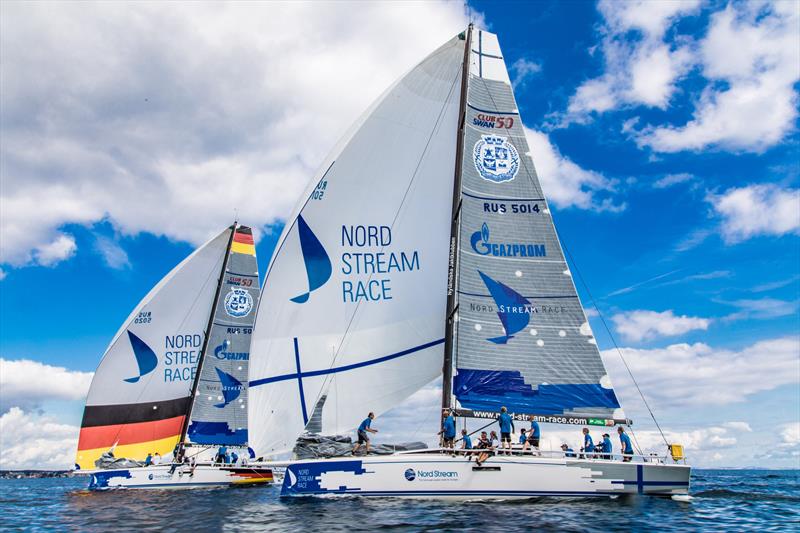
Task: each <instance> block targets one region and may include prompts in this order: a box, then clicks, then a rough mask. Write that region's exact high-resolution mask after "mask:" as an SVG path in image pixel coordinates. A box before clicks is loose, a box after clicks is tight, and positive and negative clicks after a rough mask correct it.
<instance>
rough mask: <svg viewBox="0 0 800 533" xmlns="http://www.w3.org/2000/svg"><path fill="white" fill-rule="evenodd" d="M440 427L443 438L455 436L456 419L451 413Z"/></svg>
mask: <svg viewBox="0 0 800 533" xmlns="http://www.w3.org/2000/svg"><path fill="white" fill-rule="evenodd" d="M442 429H444V438H446V439H454V438H456V419H455V418H453V415H448V416H447V418H445V419H444V422H443V423H442Z"/></svg>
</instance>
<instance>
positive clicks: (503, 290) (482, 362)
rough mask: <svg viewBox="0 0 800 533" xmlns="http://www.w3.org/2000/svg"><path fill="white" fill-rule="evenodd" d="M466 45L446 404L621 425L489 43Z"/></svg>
mask: <svg viewBox="0 0 800 533" xmlns="http://www.w3.org/2000/svg"><path fill="white" fill-rule="evenodd" d="M471 45H472V50H471V54H470V56H471V61H470V75H469V80H468V87H467V102H466V127H465V134H464V139H463V142H464V147H463V160H462V175H461V184H462V185H461V201H462V204H461V211H460V216H461V220H460V236H459V257H458V266H459V268H458V279H457V290H458V291H457V295H458V297H457V298H458V318H457V326H456V335H457V338H456V342H455V353H454V362H455V367H456V370H455V372H456V375H455V378H454V383H453V393H454V395H455V397H456V398H457V400H458V403H459V405H460V407H462V408H465V409H471V410H474V411H476V412H475V413H474V414H476V415H479V416H480V415H483V416H494V414H495V413H496V412H498V411H499V410H500V407H501V406H506V407H507V408H508V409H509V411H510V412H512V413H516V414H532V415H552V416H553V417H554V418H550V419H547V420H549V421H563V420H562V419H560V418H558V417H559V416H562V415H567V416H589V417H597V418H600V419H610V418H618V419H619V418H623V414H622V412H621V410H619V409H618V408H619V403H618V402H617V398H616V396H615V394H614V392H613V390H612V388H611V385H610V382H609V379H608V376H607V375H606V371H605V369H604V367H603V363H602V361H601V359H600V353H599V351H598V349H597V344H596V342H595V339H594V337H593V336H592V332H591V330H590V328H589V324H588V322H587V320H586V316H585V314H584V311H583V308H582V307H581V303H580V301H579V299H578V295H577V293H576V290H575V286H574V284H573V280H572V276H571V273H570V270H569V268H568V266H567V264H566V262H565V260H564V255H563V253H562V250H561V246H560V244H559V241H558V237H557V236H556V232H555V227H554V225H553V217H552V214H551V212H550V209H549V208H548V205H547V201H546V200H545V198H544V194H543V193H542V188H541V186H540V184H539V180H538V178H537V175H536V171H535V169H534V166H533V160H532V159H531V155H530V153H529V148H528V143H527V141H526V139H525V132H524V130H523V126H522V121H521V119H520V114H519V110H518V108H517V104H516V101H515V99H514V93H513V90H512V86H511V83H510V81H509V78H508V72H507V70H506V66H505V62H504V60H503V57H502V52H501V50H500V46H499V44H498V41H497V37H496V36H495V35H494V34H491V33H489V32H486V31H481V30H477V29H476V30H473V32H472V39H471ZM481 411H484V412H485V413H481ZM604 422H605V421H603V423H604Z"/></svg>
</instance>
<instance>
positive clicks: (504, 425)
mask: <svg viewBox="0 0 800 533" xmlns="http://www.w3.org/2000/svg"><path fill="white" fill-rule="evenodd" d="M497 423H498V424H500V449H501V450H502V449H507V450H508V451H507V452H506V454H509V453H510V452H511V433H512V432H513V431H514V420H513V419H512V418H511V415H509V414H508V409H506V408H505V406H503V407H501V408H500V416H499V417H497Z"/></svg>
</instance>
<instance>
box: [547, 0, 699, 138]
mask: <svg viewBox="0 0 800 533" xmlns="http://www.w3.org/2000/svg"><path fill="white" fill-rule="evenodd" d="M698 6H699V1H698V0H686V1H661V2H649V1H645V0H638V1H634V2H614V1H610V0H602V1H601V2H600V3H599V4H598V9H599V10H600V13H601V14H602V15H603V19H604V21H605V22H604V25H603V27H602V29H601V32H602V34H603V39H602V42H601V45H600V47H601V50H602V52H603V56H604V58H605V72H604V73H603V75H602V76H600V77H598V78H594V79H590V80H587V81H586V82H584V83H583V84H581V86H580V87H578V89H577V90H576V91H575V94H574V95H573V96H572V98H571V99H570V101H569V105H568V108H567V114H566V116H565V117H564V118H563V120H562V125H566V124H568V123H570V122H579V123H583V122H586V121H587V120H588V118H589V115H590V114H591V113H604V112H606V111H609V110H612V109H616V108H617V107H620V106H622V105H645V106H649V107H657V108H661V109H665V108H666V107H667V105H668V103H669V101H670V99H671V97H672V95H673V93H674V92H675V83H676V81H677V80H678V79H679V78H680V77H682V76H683V75H684V74H685V73H686V72H687V71H688V69H689V68H690V67H691V65H692V62H693V58H692V54H691V52H690V50H689V47H688V45H687V44H685V43H684V42H683V41H681V40H676V41H675V42H673V43H671V44H670V43H667V42H665V40H664V36H665V33H666V31H667V30H668V29H669V28H670V27H671V26H672V24H673V23H674V22H675V21H676V20H677V19H678V18H679V17H681V16H685V15H687V14H690V13H693V12H694V11H695V10H696V9H697V7H698Z"/></svg>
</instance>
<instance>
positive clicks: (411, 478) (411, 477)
mask: <svg viewBox="0 0 800 533" xmlns="http://www.w3.org/2000/svg"><path fill="white" fill-rule="evenodd" d="M405 476H406V479H407V480H409V481H414V478H416V477H417V473H416V472H414V469H413V468H409V469H408V470H406V473H405Z"/></svg>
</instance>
